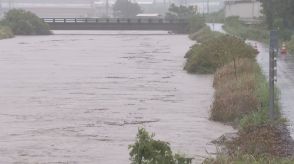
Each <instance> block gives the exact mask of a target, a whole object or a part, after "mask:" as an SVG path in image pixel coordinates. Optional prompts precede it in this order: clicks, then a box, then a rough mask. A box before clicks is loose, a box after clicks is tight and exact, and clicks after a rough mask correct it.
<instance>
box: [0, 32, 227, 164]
mask: <svg viewBox="0 0 294 164" xmlns="http://www.w3.org/2000/svg"><path fill="white" fill-rule="evenodd" d="M57 34H58V35H52V36H20V37H16V38H13V39H7V40H1V41H0V76H1V80H0V93H1V94H0V106H1V108H0V129H1V131H0V154H1V155H0V163H5V164H6V163H7V164H9V163H70V164H71V163H81V164H88V163H89V164H90V163H91V164H92V163H93V164H99V163H103V164H127V163H130V161H129V154H128V145H129V144H131V143H133V142H134V141H135V136H136V133H137V129H138V127H145V128H146V129H147V130H148V131H150V132H154V133H156V137H155V138H156V139H161V140H165V141H168V142H170V144H171V146H172V148H173V150H174V152H179V153H183V154H186V155H187V156H189V157H193V158H195V160H194V163H199V162H200V161H202V160H203V157H206V156H208V155H207V152H206V151H208V152H213V151H214V146H212V145H211V144H209V142H210V141H211V140H214V139H216V138H217V137H219V136H221V135H222V134H223V133H226V132H231V131H232V129H231V128H230V127H228V126H224V125H221V124H219V123H215V122H211V121H209V120H208V118H209V108H210V105H211V103H212V99H213V89H212V76H209V75H208V76H207V75H190V74H187V73H186V72H185V71H183V70H182V68H183V64H184V62H185V59H184V58H183V56H184V54H185V52H186V51H187V50H188V48H189V46H191V45H192V44H193V42H192V41H190V40H189V39H188V37H187V36H185V35H165V34H166V33H163V32H157V33H154V32H153V33H152V34H150V33H149V32H145V33H142V32H128V33H126V32H109V33H106V34H105V32H103V33H100V34H96V32H95V35H93V34H94V32H73V31H71V32H69V31H63V32H62V31H61V32H57ZM72 34H74V35H72ZM77 34H78V35H77Z"/></svg>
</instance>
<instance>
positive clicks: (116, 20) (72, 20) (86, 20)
mask: <svg viewBox="0 0 294 164" xmlns="http://www.w3.org/2000/svg"><path fill="white" fill-rule="evenodd" d="M42 20H43V22H46V23H161V24H162V23H164V24H165V23H166V24H167V23H187V22H188V20H186V19H168V20H167V19H155V18H42Z"/></svg>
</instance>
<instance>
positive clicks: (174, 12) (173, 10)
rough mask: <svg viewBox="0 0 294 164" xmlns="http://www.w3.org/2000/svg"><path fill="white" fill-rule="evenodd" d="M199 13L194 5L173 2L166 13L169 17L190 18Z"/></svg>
mask: <svg viewBox="0 0 294 164" xmlns="http://www.w3.org/2000/svg"><path fill="white" fill-rule="evenodd" d="M196 15H197V9H196V8H194V7H193V6H188V7H186V6H182V5H181V6H176V5H175V4H171V6H170V7H169V9H168V12H167V13H166V15H165V17H166V18H167V19H189V18H192V17H194V16H196Z"/></svg>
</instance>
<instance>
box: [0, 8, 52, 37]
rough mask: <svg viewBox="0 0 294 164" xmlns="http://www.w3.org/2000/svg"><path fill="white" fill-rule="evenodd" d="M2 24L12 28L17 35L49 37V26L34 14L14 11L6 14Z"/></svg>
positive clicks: (18, 10) (19, 10)
mask: <svg viewBox="0 0 294 164" xmlns="http://www.w3.org/2000/svg"><path fill="white" fill-rule="evenodd" d="M1 23H2V24H4V25H6V26H8V27H10V28H11V30H12V32H13V33H14V34H16V35H49V34H51V32H50V29H49V26H48V24H46V23H44V22H43V21H42V20H41V19H40V18H39V17H38V16H37V15H35V14H34V13H32V12H29V11H25V10H21V9H12V10H10V11H8V12H7V13H6V14H5V17H4V19H3V20H2V22H1Z"/></svg>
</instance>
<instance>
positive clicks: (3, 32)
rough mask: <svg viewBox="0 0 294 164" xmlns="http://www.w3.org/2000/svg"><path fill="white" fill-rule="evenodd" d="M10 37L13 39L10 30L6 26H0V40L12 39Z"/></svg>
mask: <svg viewBox="0 0 294 164" xmlns="http://www.w3.org/2000/svg"><path fill="white" fill-rule="evenodd" d="M12 37H13V33H12V31H11V29H10V28H9V27H7V26H1V25H0V39H5V38H12Z"/></svg>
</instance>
